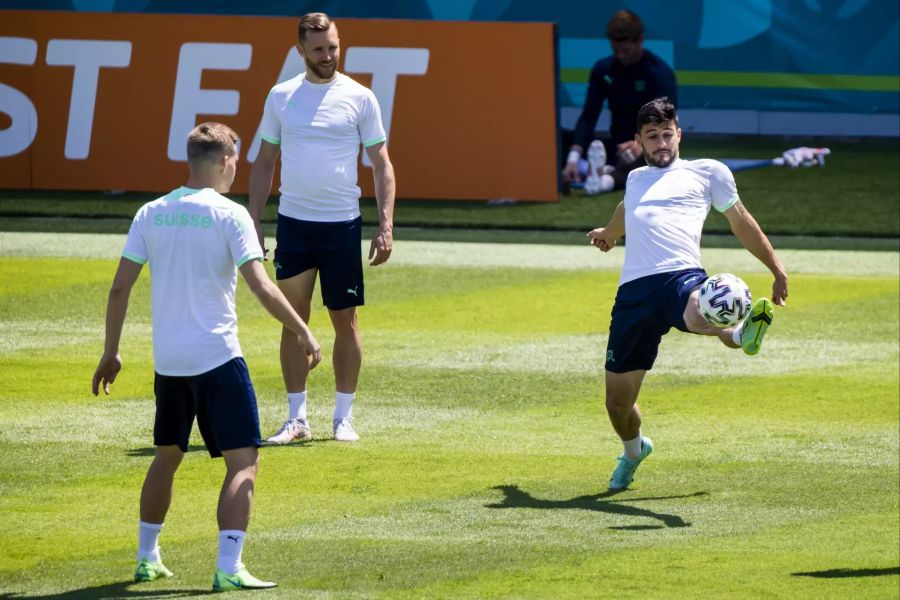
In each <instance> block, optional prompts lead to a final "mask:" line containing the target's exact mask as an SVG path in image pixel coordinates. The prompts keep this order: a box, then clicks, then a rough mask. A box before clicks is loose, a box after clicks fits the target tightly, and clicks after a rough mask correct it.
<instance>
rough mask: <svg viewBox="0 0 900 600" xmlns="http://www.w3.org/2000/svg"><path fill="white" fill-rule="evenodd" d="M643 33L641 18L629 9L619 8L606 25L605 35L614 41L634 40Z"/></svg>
mask: <svg viewBox="0 0 900 600" xmlns="http://www.w3.org/2000/svg"><path fill="white" fill-rule="evenodd" d="M642 35H644V24H643V23H641V18H640V17H639V16H637V15H636V14H635V13H633V12H631V11H630V10H625V9H622V10H619V11H616V13H615V14H614V15H613V16H612V18H611V19H610V20H609V24H607V26H606V37H608V38H609V39H611V40H613V41H616V42H624V41H635V40H638V39H640V38H641V36H642Z"/></svg>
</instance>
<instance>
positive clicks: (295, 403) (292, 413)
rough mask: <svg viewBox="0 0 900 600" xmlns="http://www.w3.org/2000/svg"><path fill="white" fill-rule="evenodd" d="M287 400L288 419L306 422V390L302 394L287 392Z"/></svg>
mask: <svg viewBox="0 0 900 600" xmlns="http://www.w3.org/2000/svg"><path fill="white" fill-rule="evenodd" d="M287 399H288V419H302V420H304V421H306V420H307V418H306V390H303V391H302V392H293V393H291V392H288V395H287Z"/></svg>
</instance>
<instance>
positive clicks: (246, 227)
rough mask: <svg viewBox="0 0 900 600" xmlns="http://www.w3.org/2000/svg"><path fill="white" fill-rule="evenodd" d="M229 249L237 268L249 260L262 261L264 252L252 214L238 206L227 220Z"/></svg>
mask: <svg viewBox="0 0 900 600" xmlns="http://www.w3.org/2000/svg"><path fill="white" fill-rule="evenodd" d="M226 231H227V233H228V248H229V250H230V251H231V257H232V258H233V259H234V264H235V266H237V267H240V266H242V265H243V264H244V263H246V262H247V261H249V260H262V258H263V251H262V248H260V246H259V238H257V237H256V228H255V227H254V226H253V219H251V218H250V213H249V212H248V211H247V209H246V208H244V207H243V206H238V207H237V208H235V210H234V211H232V213H231V216H230V218H229V219H227V220H226Z"/></svg>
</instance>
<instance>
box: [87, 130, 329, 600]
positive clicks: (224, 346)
mask: <svg viewBox="0 0 900 600" xmlns="http://www.w3.org/2000/svg"><path fill="white" fill-rule="evenodd" d="M237 139H238V138H237V135H236V134H235V133H234V131H232V130H231V129H229V128H228V127H226V126H225V125H221V124H218V123H204V124H202V125H198V126H197V127H196V128H194V129H193V131H191V132H190V134H189V136H188V141H187V154H188V165H189V167H190V177H189V178H188V181H187V183H186V184H185V185H184V186H183V187H180V188H178V189H176V190H174V191H172V192H170V193H169V194H167V195H165V196H163V197H161V198H159V199H157V200H154V201H153V202H149V203H147V204H145V205H144V206H143V207H141V209H140V210H138V212H137V215H136V216H135V217H134V221H133V222H132V224H131V229H130V230H129V232H128V238H127V241H126V242H125V249H124V250H123V252H122V258H121V259H120V261H119V267H118V270H117V271H116V274H115V278H114V279H113V283H112V288H111V289H110V291H109V300H108V304H107V309H106V342H105V344H104V350H103V356H102V358H101V359H100V363H99V364H98V365H97V370H96V372H95V373H94V377H93V381H92V383H91V387H92V391H93V393H94V395H97V394H98V393H99V390H100V388H101V387H102V388H103V391H104V392H105V393H106V394H109V386H110V384H111V383H113V382H114V381H115V380H116V377H117V375H118V374H119V371H120V369H121V368H122V359H121V357H120V356H119V340H120V338H121V334H122V326H123V323H124V321H125V313H126V311H127V308H128V299H129V296H130V294H131V289H132V287H133V285H134V283H135V281H137V278H138V275H139V274H140V272H141V268H142V267H143V265H144V263H149V264H150V272H151V274H152V281H151V305H152V312H153V360H154V371H155V372H156V374H155V379H154V385H153V388H154V393H155V395H156V418H155V422H154V426H153V443H154V444H155V446H156V453H155V457H154V459H153V462H152V463H151V465H150V469H149V470H148V472H147V477H146V479H145V480H144V485H143V488H142V490H141V501H140V523H139V534H138V535H139V540H138V556H137V561H138V562H137V568H136V570H135V573H134V579H135V581H152V580H154V579H159V578H161V577H171V576H172V573H171V571H169V570H168V569H167V568H166V567H165V566H164V565H163V563H162V559H161V558H160V552H159V546H158V543H157V540H158V538H159V533H160V530H161V529H162V525H163V521H164V519H165V517H166V513H167V512H168V510H169V504H170V503H171V500H172V481H173V478H174V476H175V472H176V471H177V470H178V466H179V465H180V464H181V460H182V458H183V457H184V453H185V452H187V448H188V438H189V436H190V433H191V428H192V426H193V421H194V417H196V418H197V424H198V426H199V428H200V433H201V434H202V436H203V440H204V442H205V443H206V447H207V450H208V451H209V454H210V456H212V457H218V456H224V458H225V468H226V473H225V481H224V483H223V484H222V490H221V493H220V495H219V506H218V512H217V518H218V525H219V555H218V561H217V565H216V570H215V572H214V574H213V589H214V590H216V591H226V590H233V589H254V588H267V587H274V586H275V584H274V583H271V582H266V581H260V580H258V579H256V578H255V577H253V576H252V575H250V573H248V572H247V569H246V568H245V567H244V565H243V563H242V562H241V550H242V548H243V545H244V536H245V535H246V531H247V525H248V522H249V520H250V508H251V505H252V503H253V488H254V482H255V480H256V473H257V469H258V466H259V457H258V450H257V449H258V448H259V446H260V445H261V444H262V440H261V437H260V431H259V416H258V412H257V406H256V396H255V394H254V391H253V384H252V383H251V381H250V374H249V372H248V370H247V365H246V363H245V362H244V359H243V358H242V352H241V346H240V344H239V342H238V337H237V315H236V313H235V288H236V286H237V271H240V273H241V275H242V276H243V278H244V280H245V281H246V282H247V285H248V286H249V288H250V290H251V291H252V292H253V294H254V295H255V296H256V298H257V299H258V300H259V302H260V303H261V304H262V305H263V307H265V308H266V310H268V311H269V312H270V313H271V314H272V316H274V317H275V318H276V319H278V321H280V322H281V323H282V324H283V325H284V327H285V328H287V329H289V330H290V331H292V332H294V334H295V336H296V339H297V344H298V345H300V346H301V347H303V348H304V349H305V351H306V353H307V354H308V355H309V356H310V363H311V365H313V366H315V365H316V364H318V363H319V361H320V360H321V358H322V356H321V351H320V349H319V343H318V342H317V341H316V338H315V337H314V336H313V334H312V332H311V331H310V330H309V328H308V327H307V326H306V323H304V322H303V320H302V319H301V318H300V316H299V315H298V314H297V313H296V311H294V309H293V308H291V305H290V304H289V303H288V301H287V300H286V299H285V297H284V295H283V294H282V293H281V291H280V290H279V289H278V286H276V285H275V283H274V282H272V280H271V279H269V277H268V275H267V274H266V271H265V268H264V267H263V263H262V262H261V261H262V259H263V250H262V248H261V247H260V244H259V240H258V238H257V235H256V230H255V229H254V226H253V221H252V219H251V218H250V213H249V212H248V211H247V209H245V208H244V207H243V206H241V205H239V204H236V203H234V202H232V201H230V200H228V199H227V198H225V197H224V196H222V195H221V194H222V193H225V192H227V191H228V190H229V188H230V187H231V184H232V182H233V181H234V176H235V171H236V169H237V160H238V154H237V147H236V143H237Z"/></svg>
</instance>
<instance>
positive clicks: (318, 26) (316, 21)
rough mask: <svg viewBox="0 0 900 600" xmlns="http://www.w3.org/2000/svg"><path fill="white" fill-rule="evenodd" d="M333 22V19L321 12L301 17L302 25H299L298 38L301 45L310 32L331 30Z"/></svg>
mask: <svg viewBox="0 0 900 600" xmlns="http://www.w3.org/2000/svg"><path fill="white" fill-rule="evenodd" d="M332 23H333V21H332V20H331V17H329V16H328V15H326V14H325V13H321V12H311V13H306V14H305V15H303V16H302V17H300V23H298V24H297V38H298V39H299V40H300V43H303V42H305V41H306V35H307V34H308V33H309V32H310V31H328V30H329V29H331V24H332Z"/></svg>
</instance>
